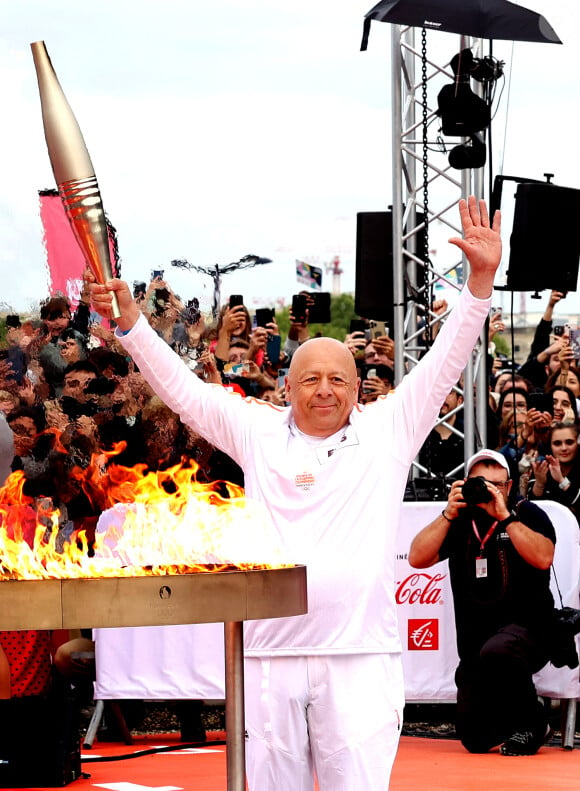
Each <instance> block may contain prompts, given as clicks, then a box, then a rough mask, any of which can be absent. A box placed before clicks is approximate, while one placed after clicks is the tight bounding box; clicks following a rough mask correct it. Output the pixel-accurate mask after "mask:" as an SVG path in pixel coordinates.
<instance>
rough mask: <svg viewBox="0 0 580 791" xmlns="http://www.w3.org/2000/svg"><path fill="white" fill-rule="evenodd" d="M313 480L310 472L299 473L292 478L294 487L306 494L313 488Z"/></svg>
mask: <svg viewBox="0 0 580 791" xmlns="http://www.w3.org/2000/svg"><path fill="white" fill-rule="evenodd" d="M314 483H315V478H314V475H313V474H312V473H311V472H299V473H298V475H295V476H294V485H295V486H296V488H297V489H302V491H303V492H308V491H309V490H310V489H312V487H313V486H314Z"/></svg>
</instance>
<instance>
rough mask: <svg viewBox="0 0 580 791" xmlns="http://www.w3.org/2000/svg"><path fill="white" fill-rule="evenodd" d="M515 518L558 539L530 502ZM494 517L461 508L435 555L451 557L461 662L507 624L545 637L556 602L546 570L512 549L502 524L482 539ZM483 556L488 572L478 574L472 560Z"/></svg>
mask: <svg viewBox="0 0 580 791" xmlns="http://www.w3.org/2000/svg"><path fill="white" fill-rule="evenodd" d="M517 519H518V521H520V522H523V523H524V524H525V525H526V527H529V528H530V529H531V530H534V531H535V532H537V533H540V534H541V535H543V536H546V537H547V538H549V539H550V541H553V542H554V544H555V543H556V533H555V530H554V526H553V525H552V522H551V521H550V519H549V518H548V516H547V515H546V513H545V512H544V511H542V509H540V508H539V507H538V506H537V505H535V504H534V503H530V502H529V501H527V500H522V501H521V502H520V503H519V504H518V510H517ZM472 520H475V522H476V527H477V530H478V532H479V535H480V536H481V537H483V536H485V535H486V533H487V532H488V530H489V528H490V527H491V525H492V524H493V522H494V521H495V520H493V519H492V518H491V517H490V516H489V515H488V514H487V513H486V512H485V511H483V510H482V509H481V508H477V507H473V508H465V509H464V510H462V511H461V512H460V514H459V516H458V517H457V519H454V520H453V522H452V524H451V525H450V528H449V532H448V534H447V536H446V538H445V540H444V542H443V544H442V545H441V549H440V551H439V557H440V559H441V560H443V559H445V558H448V559H449V571H450V578H451V587H452V590H453V599H454V606H455V625H456V631H457V650H458V653H459V657H460V659H461V660H462V661H465V660H467V659H469V657H472V656H477V655H479V651H480V648H481V646H482V645H483V644H484V643H485V642H486V640H488V638H489V637H491V635H493V634H495V633H496V632H497V631H498V629H500V628H501V627H502V626H505V625H506V624H519V625H521V626H525V627H527V628H528V629H530V630H531V632H532V633H533V634H534V635H536V637H537V638H538V639H539V640H543V639H547V630H548V629H549V628H550V623H551V616H552V612H553V608H554V600H553V597H552V594H551V592H550V587H549V585H550V569H547V570H545V571H544V570H542V569H537V568H534V567H533V566H531V565H530V564H529V563H527V562H526V561H525V560H524V559H523V558H522V557H521V555H520V554H519V553H518V552H517V551H516V549H515V548H514V546H513V544H512V542H511V539H510V537H509V535H508V533H507V532H506V530H505V526H507V525H505V526H504V524H503V523H502V522H500V523H499V524H498V525H497V526H496V528H495V530H494V532H493V533H492V535H491V536H490V537H489V539H488V540H487V542H486V543H485V547H484V550H483V553H482V552H481V550H480V544H481V542H480V540H479V539H478V538H477V536H476V534H475V531H474V529H473V524H472ZM480 554H483V556H484V557H485V558H486V561H487V576H486V577H483V578H478V577H476V558H477V557H478V556H480Z"/></svg>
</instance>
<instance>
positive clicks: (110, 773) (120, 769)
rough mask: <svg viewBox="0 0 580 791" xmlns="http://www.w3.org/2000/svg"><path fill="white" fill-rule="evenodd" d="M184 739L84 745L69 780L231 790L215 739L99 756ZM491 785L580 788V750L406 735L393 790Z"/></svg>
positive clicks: (503, 790) (500, 788) (477, 789)
mask: <svg viewBox="0 0 580 791" xmlns="http://www.w3.org/2000/svg"><path fill="white" fill-rule="evenodd" d="M213 738H214V739H218V740H220V739H223V734H219V733H218V734H213ZM177 739H178V737H177V734H170V735H168V736H166V737H160V736H142V737H135V744H133V745H132V746H130V747H127V746H126V745H124V744H109V743H101V742H95V744H94V746H93V749H92V750H83V764H82V767H83V772H85V773H87V774H89V775H90V777H88V778H81V779H79V780H75V781H74V782H73V783H71V784H70V785H68V786H66V788H69V789H70V790H71V791H89V790H90V789H97V788H99V789H109V790H110V791H226V754H225V750H226V748H225V746H224V745H217V744H216V745H213V746H212V743H211V741H210V742H208V744H207V746H206V747H205V748H203V749H187V750H177V749H176V750H171V751H169V752H160V753H157V754H153V755H143V756H139V757H135V758H130V759H127V760H121V761H107V762H92V761H91V759H95V758H97V756H103V757H114V756H120V755H127V754H134V753H138V752H140V751H143V750H149V749H153V748H159V747H162V746H172V745H175V747H176V748H177V747H178V746H179V744H180V743H179V742H178V740H177ZM490 784H492V785H491V786H490ZM485 787H490V788H493V789H494V791H547V790H549V791H578V789H580V750H572V751H566V750H562V749H561V748H560V747H543V748H542V749H541V750H540V752H539V753H538V755H535V756H530V757H524V758H515V757H509V758H508V757H505V756H502V755H500V754H499V753H498V752H496V753H491V754H489V755H470V754H469V753H467V752H465V750H464V749H463V748H462V747H461V745H460V744H459V742H457V741H454V740H449V739H423V738H419V737H416V736H404V737H403V738H402V739H401V746H400V748H399V753H398V756H397V760H396V762H395V767H394V770H393V776H392V779H391V788H390V791H482V788H485ZM257 791H259V789H257ZM280 791H285V790H284V789H280ZM353 791H365V790H364V789H353Z"/></svg>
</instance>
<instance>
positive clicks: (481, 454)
mask: <svg viewBox="0 0 580 791" xmlns="http://www.w3.org/2000/svg"><path fill="white" fill-rule="evenodd" d="M480 461H493V462H494V463H495V464H499V466H500V467H503V468H504V470H505V471H506V472H507V474H508V478H511V472H510V468H509V464H508V463H507V459H506V457H505V456H504V455H503V454H502V453H498V452H497V450H488V449H487V448H483V450H478V451H477V453H474V454H473V456H471V457H470V458H469V459H468V460H467V464H466V465H465V474H466V475H469V473H470V471H471V469H472V467H474V466H475V465H476V464H479V462H480Z"/></svg>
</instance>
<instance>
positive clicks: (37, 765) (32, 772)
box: [0, 688, 81, 788]
mask: <svg viewBox="0 0 580 791" xmlns="http://www.w3.org/2000/svg"><path fill="white" fill-rule="evenodd" d="M80 776H81V757H80V734H79V717H78V703H77V701H76V700H75V699H74V696H73V695H72V693H70V692H69V691H68V690H64V689H62V688H60V689H59V690H58V694H53V693H51V694H50V695H49V697H40V696H37V695H30V696H27V697H22V698H10V699H8V700H0V788H57V787H60V786H65V785H68V784H69V783H71V782H72V781H73V780H76V779H77V778H79V777H80Z"/></svg>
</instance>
